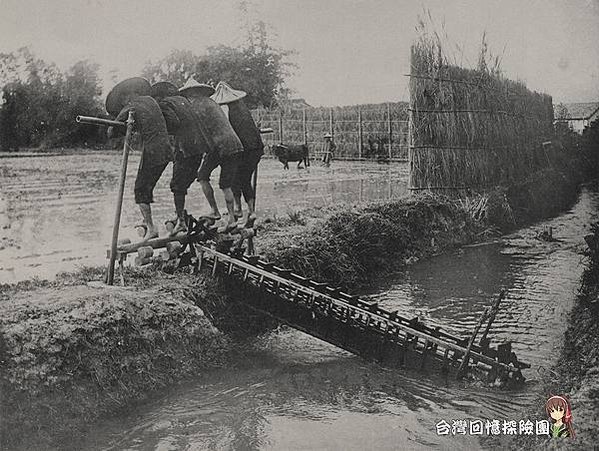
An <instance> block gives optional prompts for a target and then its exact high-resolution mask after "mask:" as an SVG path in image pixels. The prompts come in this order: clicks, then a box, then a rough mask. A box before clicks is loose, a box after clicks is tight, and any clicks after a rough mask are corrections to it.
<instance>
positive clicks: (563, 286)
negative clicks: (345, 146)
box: [74, 191, 599, 451]
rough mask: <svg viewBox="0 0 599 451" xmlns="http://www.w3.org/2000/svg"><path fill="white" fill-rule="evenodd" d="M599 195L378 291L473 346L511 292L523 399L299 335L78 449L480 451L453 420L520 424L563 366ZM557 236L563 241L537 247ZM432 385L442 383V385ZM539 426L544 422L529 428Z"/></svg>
mask: <svg viewBox="0 0 599 451" xmlns="http://www.w3.org/2000/svg"><path fill="white" fill-rule="evenodd" d="M598 212H599V194H598V193H594V192H589V191H583V192H582V194H581V196H580V199H579V201H578V203H577V204H576V205H575V206H574V208H573V209H572V210H571V211H569V212H567V213H565V214H563V215H561V216H560V217H557V218H554V219H552V220H549V221H546V222H543V223H539V224H536V225H534V226H532V227H529V228H526V229H524V230H521V231H519V232H517V233H515V234H512V235H510V236H506V237H504V239H502V241H501V242H500V243H498V244H496V245H489V246H481V247H470V248H464V249H462V250H461V251H459V252H456V253H454V254H450V255H445V256H440V257H437V258H433V259H431V260H428V261H426V262H422V263H418V264H415V265H413V266H412V267H410V268H409V269H408V270H407V271H406V272H405V273H402V274H397V275H396V276H394V277H390V278H387V279H386V280H384V281H379V282H380V283H379V284H378V285H377V287H378V288H377V289H376V290H373V291H371V292H369V293H366V294H368V295H370V296H372V297H373V298H376V299H378V300H379V302H380V303H381V304H383V305H385V306H387V307H391V308H397V309H399V310H401V311H402V312H404V313H405V314H407V315H414V316H420V317H421V318H423V319H425V320H426V321H427V322H430V323H436V324H438V325H441V326H443V327H445V328H446V329H448V330H451V331H453V332H454V333H457V334H468V333H469V332H470V331H471V330H472V328H473V327H474V325H475V323H476V321H477V319H478V318H479V315H480V314H481V312H482V311H483V310H484V308H485V307H486V306H488V305H489V304H490V303H491V302H492V300H493V298H494V297H495V296H496V295H497V293H498V292H499V290H500V288H501V287H505V288H506V289H507V290H508V295H507V298H506V300H505V301H504V303H503V305H502V309H501V312H500V314H499V315H498V316H497V319H496V322H495V327H494V328H493V329H492V336H493V337H494V338H495V340H496V341H497V340H498V341H501V340H503V339H508V338H509V339H512V340H514V341H515V342H516V344H515V345H514V347H515V350H516V352H517V354H518V356H519V357H520V359H521V360H524V361H527V362H528V363H530V364H531V365H532V368H531V369H530V370H526V371H525V376H526V377H527V379H528V381H527V383H526V385H525V387H523V388H522V389H519V390H517V391H499V390H495V389H490V388H488V387H483V386H477V385H474V386H473V385H468V384H458V383H456V382H454V381H447V382H443V381H441V380H439V379H436V378H435V379H431V378H429V377H428V376H427V375H426V374H422V373H402V372H401V371H390V370H385V369H382V368H380V367H378V366H376V365H373V364H370V363H367V362H364V361H363V360H361V359H359V358H357V357H354V356H352V355H350V354H348V353H345V352H343V351H340V350H338V349H336V348H334V347H332V346H330V345H328V344H326V343H323V342H321V341H319V340H316V339H313V338H311V337H309V336H306V335H304V334H302V333H300V332H296V331H294V330H291V329H288V328H282V329H281V330H278V331H276V332H273V333H271V334H269V335H268V336H266V337H263V338H261V339H259V340H258V341H257V342H256V343H255V344H254V346H253V347H252V351H251V352H248V353H246V354H244V355H240V356H238V357H237V358H236V359H235V364H234V367H233V368H230V367H229V368H226V369H223V370H219V371H215V372H211V373H209V374H206V375H203V376H201V377H198V378H197V380H195V381H193V382H191V383H189V384H188V385H186V386H183V387H179V388H178V389H177V390H174V391H171V392H168V393H163V394H162V395H161V396H160V398H158V399H155V400H153V401H151V402H149V403H146V404H145V405H143V406H140V407H138V408H137V409H135V410H134V411H132V412H131V413H129V414H124V415H122V416H120V417H118V418H114V419H110V420H107V421H105V422H103V423H101V424H99V425H97V426H96V427H95V428H94V429H93V431H92V432H91V434H90V435H89V436H88V437H87V438H85V439H84V441H83V442H82V443H80V444H77V445H74V446H76V447H81V448H84V449H94V450H122V449H127V450H163V451H165V450H204V449H206V450H209V449H273V450H280V449H285V450H287V449H339V450H341V449H343V450H349V449H351V450H364V449H377V450H378V449H402V450H403V449H410V450H411V449H416V450H417V449H431V448H432V449H449V450H451V449H455V450H458V449H459V450H464V449H480V448H481V446H482V444H481V443H480V442H479V440H478V438H477V437H475V436H468V435H466V436H455V437H453V436H449V437H447V436H438V435H437V434H436V429H435V424H436V423H437V422H438V421H439V420H442V419H443V420H446V421H447V422H449V423H451V422H452V420H453V419H466V418H468V419H500V420H520V419H527V418H526V417H525V418H523V417H522V414H521V413H520V412H521V411H522V410H523V409H526V408H530V407H532V408H533V409H534V408H537V407H538V406H536V405H535V404H534V403H535V402H536V398H537V396H538V395H539V391H540V385H541V382H542V380H543V378H544V377H547V376H548V373H547V368H549V367H550V366H551V365H552V364H553V363H554V362H555V360H556V358H557V355H558V353H559V347H560V343H561V341H562V335H563V333H564V330H565V327H566V324H565V316H566V314H567V312H568V311H569V310H570V308H571V307H572V305H573V302H574V299H575V296H576V290H577V287H578V280H579V277H580V274H581V272H582V266H581V257H580V254H579V252H580V250H581V249H582V247H583V238H582V237H583V236H584V234H585V231H586V230H588V228H589V224H590V222H592V221H593V220H597V219H599V217H598V216H599V214H598ZM546 225H547V226H552V227H553V230H554V237H555V238H557V239H559V241H556V242H552V243H547V242H544V241H540V240H537V239H536V238H535V236H536V233H537V232H538V231H539V230H542V228H543V226H546ZM431 377H432V376H431ZM528 419H531V420H532V421H533V422H534V421H535V420H536V419H542V418H535V417H532V418H528Z"/></svg>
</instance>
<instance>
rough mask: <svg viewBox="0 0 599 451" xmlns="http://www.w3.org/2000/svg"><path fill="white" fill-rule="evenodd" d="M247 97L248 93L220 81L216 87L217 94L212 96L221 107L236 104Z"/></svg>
mask: <svg viewBox="0 0 599 451" xmlns="http://www.w3.org/2000/svg"><path fill="white" fill-rule="evenodd" d="M245 96H247V92H245V91H240V90H238V89H233V88H231V87H230V86H229V85H228V84H227V83H225V82H224V81H219V82H218V85H216V92H215V93H214V94H213V95H211V96H210V98H211V99H212V100H214V101H215V102H216V103H218V104H219V105H226V104H227V103H231V102H235V101H237V100H240V99H243V98H244V97H245Z"/></svg>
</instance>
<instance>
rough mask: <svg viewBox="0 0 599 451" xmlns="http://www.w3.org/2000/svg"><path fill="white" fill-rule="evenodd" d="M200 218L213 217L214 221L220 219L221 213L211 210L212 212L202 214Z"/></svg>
mask: <svg viewBox="0 0 599 451" xmlns="http://www.w3.org/2000/svg"><path fill="white" fill-rule="evenodd" d="M198 219H212V220H214V221H218V220H219V219H220V214H219V213H215V212H213V211H211V212H210V213H206V214H203V215H200V217H199V218H198Z"/></svg>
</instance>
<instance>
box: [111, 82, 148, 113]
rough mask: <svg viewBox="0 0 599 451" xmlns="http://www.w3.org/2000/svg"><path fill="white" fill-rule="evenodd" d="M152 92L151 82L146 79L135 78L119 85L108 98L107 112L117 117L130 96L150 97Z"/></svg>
mask: <svg viewBox="0 0 599 451" xmlns="http://www.w3.org/2000/svg"><path fill="white" fill-rule="evenodd" d="M151 91H152V87H151V86H150V82H149V81H148V80H146V79H145V78H141V77H133V78H127V79H126V80H123V81H121V82H120V83H118V84H117V85H116V86H115V87H114V88H112V90H111V91H110V92H109V93H108V96H107V97H106V111H108V113H109V114H111V115H112V116H117V115H118V114H119V113H120V111H121V110H122V109H123V107H124V106H125V99H126V98H127V96H128V95H130V94H136V95H138V96H148V95H150V92H151Z"/></svg>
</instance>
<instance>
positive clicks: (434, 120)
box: [409, 37, 553, 192]
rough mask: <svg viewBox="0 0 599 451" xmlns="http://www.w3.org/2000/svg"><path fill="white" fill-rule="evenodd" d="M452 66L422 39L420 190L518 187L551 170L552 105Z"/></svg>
mask: <svg viewBox="0 0 599 451" xmlns="http://www.w3.org/2000/svg"><path fill="white" fill-rule="evenodd" d="M481 66H482V68H479V69H477V70H471V69H465V68H461V67H458V66H455V65H450V64H448V63H447V61H446V58H445V57H444V56H443V53H442V49H441V45H440V43H439V42H438V41H436V40H434V39H427V38H426V37H421V38H420V39H419V40H418V41H417V42H416V43H415V44H414V45H413V46H412V50H411V73H410V75H409V76H410V107H409V115H410V121H411V123H410V135H411V136H410V146H409V160H410V181H409V187H410V189H412V190H446V191H448V192H451V191H452V190H458V191H459V190H468V189H477V190H480V189H483V190H484V189H485V188H487V187H491V186H497V185H505V184H510V183H513V182H515V181H519V180H522V179H523V178H525V177H526V176H528V175H529V174H531V173H532V172H534V171H536V170H538V169H539V168H540V167H542V166H543V165H545V164H547V158H543V155H541V153H542V152H543V147H542V143H543V142H546V141H548V140H551V139H552V136H553V125H552V124H553V106H552V99H551V97H550V96H548V95H546V94H539V93H537V92H532V91H529V90H528V89H527V88H526V86H525V85H524V84H523V83H522V82H517V81H512V80H508V79H506V78H503V77H501V76H499V75H498V74H497V73H495V71H492V70H489V69H487V66H486V65H485V64H482V65H481Z"/></svg>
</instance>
